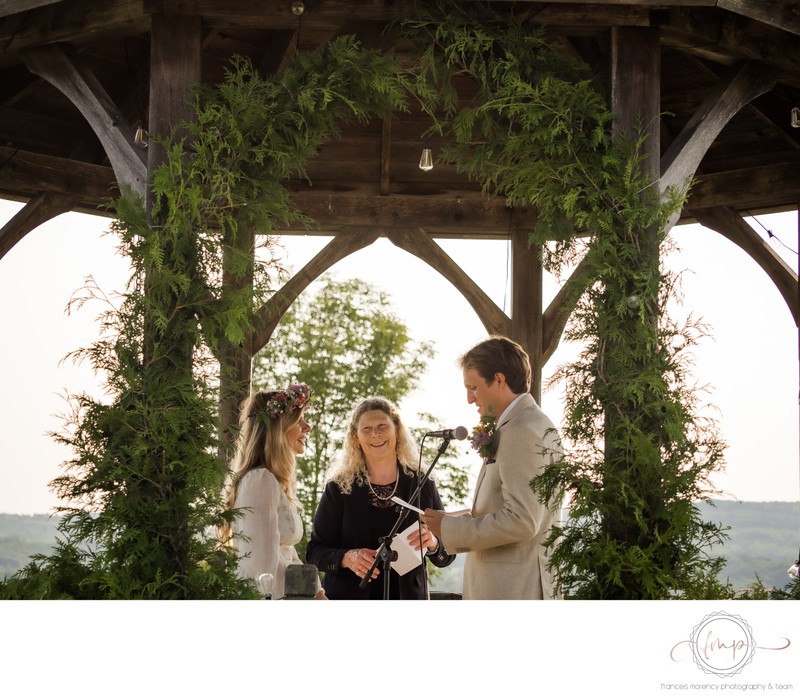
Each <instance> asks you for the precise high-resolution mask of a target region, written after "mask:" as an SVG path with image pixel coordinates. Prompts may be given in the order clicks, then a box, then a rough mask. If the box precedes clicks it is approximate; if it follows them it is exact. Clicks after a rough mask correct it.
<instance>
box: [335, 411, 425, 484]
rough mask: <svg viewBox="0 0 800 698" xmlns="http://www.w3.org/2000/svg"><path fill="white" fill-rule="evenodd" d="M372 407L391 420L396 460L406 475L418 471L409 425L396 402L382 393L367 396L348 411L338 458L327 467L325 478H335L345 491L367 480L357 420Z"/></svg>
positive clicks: (414, 445)
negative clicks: (348, 419) (347, 419)
mask: <svg viewBox="0 0 800 698" xmlns="http://www.w3.org/2000/svg"><path fill="white" fill-rule="evenodd" d="M373 410H379V411H381V412H383V413H384V414H386V415H387V416H388V417H389V418H390V419H391V420H392V422H393V423H394V426H395V430H396V432H397V449H396V450H397V460H398V462H399V463H400V466H401V467H402V468H403V470H404V471H405V472H406V473H408V474H409V475H411V474H413V473H415V472H417V470H418V469H419V466H418V464H417V456H416V448H417V447H416V444H415V442H414V437H413V436H412V435H411V432H410V431H409V429H408V427H407V426H406V425H405V424H404V423H403V420H402V418H401V417H400V412H399V411H398V409H397V406H396V405H395V404H394V403H393V402H392V401H391V400H389V399H388V398H385V397H368V398H365V399H364V400H362V401H361V402H359V403H358V404H357V405H356V406H355V408H354V409H353V412H352V414H351V415H350V422H349V424H348V427H347V433H346V434H345V437H344V444H343V446H342V452H341V454H340V456H339V459H338V460H337V461H336V463H334V465H333V466H332V467H331V468H330V469H329V470H328V472H327V474H326V480H328V481H332V482H335V483H336V484H337V485H339V488H340V489H341V490H342V492H343V493H344V494H347V493H349V492H350V491H351V490H352V488H353V485H354V484H360V485H363V484H366V482H367V478H368V475H367V462H366V460H364V452H363V451H362V450H361V444H359V442H358V420H359V419H361V417H362V416H363V415H364V414H365V413H367V412H371V411H373Z"/></svg>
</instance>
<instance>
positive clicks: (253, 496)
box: [236, 468, 284, 581]
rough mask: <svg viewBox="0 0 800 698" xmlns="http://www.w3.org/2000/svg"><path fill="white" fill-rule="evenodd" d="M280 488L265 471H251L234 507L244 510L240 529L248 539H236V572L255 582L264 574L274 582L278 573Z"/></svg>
mask: <svg viewBox="0 0 800 698" xmlns="http://www.w3.org/2000/svg"><path fill="white" fill-rule="evenodd" d="M279 497H280V485H279V484H278V481H277V480H276V479H275V476H274V475H273V474H272V473H270V472H269V471H268V470H266V469H265V468H258V469H256V470H252V471H250V473H248V475H247V476H246V477H245V478H244V479H243V480H242V482H241V483H240V485H239V491H238V492H237V496H236V507H237V508H241V509H245V511H243V512H242V517H241V519H240V524H239V527H240V528H239V530H240V531H241V532H242V534H244V536H246V537H247V540H238V541H237V543H236V547H237V548H238V550H239V554H240V555H242V556H245V557H242V559H241V560H239V570H240V573H242V574H243V575H245V576H247V577H250V578H252V579H254V580H255V581H258V577H259V575H261V574H264V573H265V572H268V573H269V574H271V575H272V576H273V577H274V578H275V580H276V581H277V580H278V575H279V574H280V575H282V574H283V573H284V570H280V569H278V568H279V562H280V534H279V532H278V501H279Z"/></svg>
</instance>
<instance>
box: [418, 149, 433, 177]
mask: <svg viewBox="0 0 800 698" xmlns="http://www.w3.org/2000/svg"><path fill="white" fill-rule="evenodd" d="M419 169H421V170H422V171H423V172H430V171H431V170H432V169H433V153H432V152H431V144H430V143H428V142H426V143H425V147H424V148H423V149H422V155H420V157H419Z"/></svg>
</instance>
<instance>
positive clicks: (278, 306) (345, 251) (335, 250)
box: [248, 227, 380, 356]
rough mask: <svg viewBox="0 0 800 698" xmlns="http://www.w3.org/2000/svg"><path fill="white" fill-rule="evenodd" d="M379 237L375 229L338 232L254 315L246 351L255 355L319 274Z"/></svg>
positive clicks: (354, 229)
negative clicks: (290, 307)
mask: <svg viewBox="0 0 800 698" xmlns="http://www.w3.org/2000/svg"><path fill="white" fill-rule="evenodd" d="M379 237H380V232H379V231H377V230H374V229H364V228H357V227H356V228H350V229H343V230H341V231H339V233H338V234H337V235H336V237H335V238H334V239H333V240H331V241H330V242H329V243H328V244H327V245H326V246H325V247H323V248H322V250H320V251H319V252H318V253H317V255H316V256H315V257H314V258H313V259H312V260H311V261H310V262H308V264H306V265H305V266H304V267H303V268H302V269H301V270H300V271H298V272H297V273H296V274H295V275H294V276H293V277H292V278H291V279H289V281H287V282H286V283H285V284H284V285H283V286H282V287H281V289H280V290H279V291H278V292H277V293H276V294H275V295H274V296H272V298H270V299H269V301H268V302H267V303H266V304H265V305H264V306H263V307H261V308H260V309H259V310H258V312H257V313H256V320H255V330H254V332H253V336H252V337H251V339H250V342H249V346H248V349H249V351H250V355H251V356H255V355H256V354H257V353H258V352H259V351H261V349H263V348H264V347H265V346H266V344H267V342H269V339H270V337H272V333H273V332H274V331H275V328H276V327H277V326H278V323H279V322H280V321H281V318H282V317H283V315H284V313H285V312H286V311H287V310H288V309H289V306H291V304H292V303H294V301H295V300H296V299H297V297H298V296H299V295H300V294H301V293H302V292H303V291H304V290H305V289H306V288H307V287H308V285H309V284H310V283H311V282H312V281H314V279H316V278H317V277H319V276H320V275H321V274H324V273H325V272H326V271H327V270H328V269H330V268H331V267H332V266H333V265H334V264H336V263H337V262H339V261H340V260H342V259H344V258H345V257H348V256H349V255H351V254H353V252H358V250H360V249H363V248H364V247H369V245H371V244H372V243H373V242H375V240H377V239H378V238H379Z"/></svg>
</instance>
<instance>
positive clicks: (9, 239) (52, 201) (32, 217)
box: [0, 192, 78, 259]
mask: <svg viewBox="0 0 800 698" xmlns="http://www.w3.org/2000/svg"><path fill="white" fill-rule="evenodd" d="M77 201H78V200H77V198H76V197H74V196H69V195H67V194H55V193H52V192H45V193H42V194H39V195H37V196H35V197H34V198H33V199H31V200H30V201H29V202H28V203H27V204H25V206H23V207H22V209H21V210H20V211H18V212H17V214H16V215H15V216H14V217H13V218H12V219H11V220H10V221H8V223H6V224H5V225H4V226H3V227H2V228H0V259H2V258H3V257H4V256H5V255H6V253H7V252H8V251H9V250H10V249H11V248H12V247H13V246H14V245H16V244H17V243H18V242H19V241H20V240H22V238H23V237H25V236H26V235H27V234H28V233H29V232H31V231H32V230H35V229H36V228H38V227H39V226H40V225H42V223H46V222H47V221H49V220H50V219H51V218H55V217H56V216H60V215H61V214H62V213H67V212H68V211H71V210H72V209H73V208H74V207H75V204H76V203H77Z"/></svg>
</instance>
